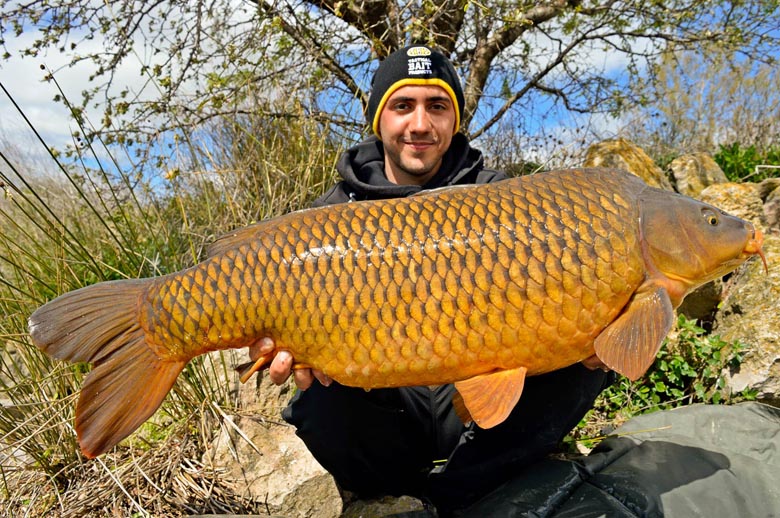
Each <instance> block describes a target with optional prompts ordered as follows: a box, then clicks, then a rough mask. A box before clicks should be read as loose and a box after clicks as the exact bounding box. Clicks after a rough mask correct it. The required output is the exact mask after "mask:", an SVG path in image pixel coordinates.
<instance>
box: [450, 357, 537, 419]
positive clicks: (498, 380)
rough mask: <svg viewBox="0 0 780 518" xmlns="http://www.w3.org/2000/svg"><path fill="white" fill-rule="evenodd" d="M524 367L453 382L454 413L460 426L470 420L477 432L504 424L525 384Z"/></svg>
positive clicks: (525, 370)
mask: <svg viewBox="0 0 780 518" xmlns="http://www.w3.org/2000/svg"><path fill="white" fill-rule="evenodd" d="M527 371H528V370H527V369H526V368H525V367H518V368H516V369H510V370H501V371H495V372H490V373H488V374H481V375H479V376H474V377H473V378H469V379H467V380H463V381H457V382H455V388H456V389H457V391H458V394H456V397H453V405H454V406H455V412H456V413H457V414H458V417H460V418H461V420H462V421H463V422H468V421H469V420H473V421H474V422H475V423H476V424H477V426H479V427H480V428H493V427H494V426H496V425H499V424H501V423H503V422H504V420H505V419H506V418H507V417H508V416H509V414H510V413H511V412H512V410H513V409H514V408H515V405H516V404H517V402H518V401H519V400H520V394H522V393H523V385H524V384H525V375H526V372H527Z"/></svg>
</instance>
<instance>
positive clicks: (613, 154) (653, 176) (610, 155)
mask: <svg viewBox="0 0 780 518" xmlns="http://www.w3.org/2000/svg"><path fill="white" fill-rule="evenodd" d="M583 167H613V168H617V169H625V170H626V171H628V172H629V173H631V174H634V175H636V176H638V177H639V178H641V179H642V180H644V181H645V182H647V184H648V185H652V186H653V187H660V188H661V189H666V190H668V191H673V190H674V188H673V187H672V184H671V183H670V182H669V179H668V178H666V175H665V174H664V172H663V171H662V170H661V168H660V167H658V166H657V165H655V162H653V159H652V158H650V157H649V156H648V155H647V153H645V152H644V150H643V149H642V148H640V147H639V146H637V145H635V144H633V143H632V142H630V141H628V140H626V139H622V138H619V139H614V140H605V141H603V142H599V143H598V144H593V145H592V146H590V147H589V148H588V153H587V155H586V156H585V163H584V164H583Z"/></svg>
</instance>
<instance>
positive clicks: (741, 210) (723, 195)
mask: <svg viewBox="0 0 780 518" xmlns="http://www.w3.org/2000/svg"><path fill="white" fill-rule="evenodd" d="M699 199H700V200H701V201H703V202H706V203H709V204H710V205H714V206H716V207H718V208H719V209H723V210H725V211H726V212H728V213H729V214H731V215H733V216H737V217H738V218H742V219H745V220H747V221H750V222H751V223H753V224H754V225H756V226H757V227H758V228H760V229H766V227H767V221H766V217H765V215H764V204H763V202H762V201H761V190H760V187H759V184H756V183H733V182H728V183H718V184H714V185H710V186H709V187H707V188H705V189H704V190H703V191H701V193H700V194H699Z"/></svg>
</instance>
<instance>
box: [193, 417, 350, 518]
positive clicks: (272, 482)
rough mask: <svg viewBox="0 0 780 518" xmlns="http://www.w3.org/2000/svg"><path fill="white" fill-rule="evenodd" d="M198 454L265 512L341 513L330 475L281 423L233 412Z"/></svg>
mask: <svg viewBox="0 0 780 518" xmlns="http://www.w3.org/2000/svg"><path fill="white" fill-rule="evenodd" d="M204 458H205V463H207V465H210V466H213V468H214V469H215V470H217V471H221V472H222V475H221V476H223V477H225V478H226V479H227V480H230V481H231V485H232V486H233V487H234V488H235V491H236V493H237V494H240V495H242V496H244V497H246V498H250V499H252V500H255V501H259V502H264V503H265V505H266V508H267V509H268V511H269V512H270V513H271V514H278V515H282V516H289V517H293V516H294V517H301V518H309V517H311V518H336V517H338V516H340V515H341V512H342V507H343V504H342V500H341V495H340V494H339V491H338V488H337V487H336V484H335V482H334V481H333V477H331V475H330V474H329V473H328V472H327V471H325V469H324V468H323V467H322V466H320V465H319V464H318V463H317V461H316V460H315V459H314V458H313V457H312V456H311V454H310V453H309V451H308V450H307V449H306V446H305V445H304V444H303V442H302V441H301V440H300V439H299V438H298V437H297V436H296V435H295V431H294V429H293V428H292V427H291V426H289V425H287V424H283V423H279V422H271V421H259V420H255V419H250V418H246V417H238V416H234V417H232V419H231V421H230V422H229V421H227V420H226V421H225V423H224V425H223V426H222V429H221V431H220V432H219V434H218V435H217V438H216V439H215V440H214V442H213V444H212V446H211V449H210V450H208V451H206V453H205V455H204Z"/></svg>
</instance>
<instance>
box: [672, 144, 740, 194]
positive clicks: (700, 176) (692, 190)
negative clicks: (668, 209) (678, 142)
mask: <svg viewBox="0 0 780 518" xmlns="http://www.w3.org/2000/svg"><path fill="white" fill-rule="evenodd" d="M669 170H670V171H671V173H672V176H673V177H674V180H675V183H676V185H677V192H679V193H680V194H684V195H686V196H691V197H693V198H695V197H697V196H698V195H699V193H700V192H701V191H703V190H704V189H705V188H707V187H709V186H710V185H713V184H716V183H727V182H728V181H729V180H728V178H726V175H725V174H724V173H723V170H722V169H721V168H720V166H719V165H718V164H717V163H716V162H715V160H713V159H712V157H711V156H710V155H709V154H707V153H692V154H690V155H683V156H681V157H678V158H675V159H674V160H672V162H671V163H670V164H669Z"/></svg>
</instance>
